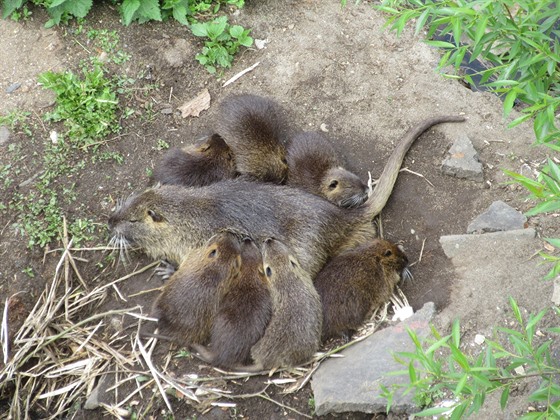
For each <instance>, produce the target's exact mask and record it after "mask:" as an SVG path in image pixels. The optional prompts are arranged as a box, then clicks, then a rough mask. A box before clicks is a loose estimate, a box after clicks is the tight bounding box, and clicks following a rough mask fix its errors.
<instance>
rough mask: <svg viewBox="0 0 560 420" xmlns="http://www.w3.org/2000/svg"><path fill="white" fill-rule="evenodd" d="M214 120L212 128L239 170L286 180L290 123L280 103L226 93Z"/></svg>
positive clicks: (257, 177)
mask: <svg viewBox="0 0 560 420" xmlns="http://www.w3.org/2000/svg"><path fill="white" fill-rule="evenodd" d="M216 119H217V124H216V129H215V131H216V133H218V134H219V135H220V136H222V137H223V139H224V140H225V142H226V143H227V144H228V145H229V147H231V149H232V150H233V152H234V154H235V159H236V165H237V171H238V172H239V173H241V174H244V175H246V176H250V177H252V178H254V179H255V180H259V181H263V182H273V183H277V184H280V183H282V182H283V181H284V180H285V179H286V176H287V174H288V164H287V162H286V144H287V142H288V139H289V124H288V122H287V120H286V116H285V114H284V110H283V109H282V108H281V107H280V105H278V104H277V103H276V102H274V101H273V100H272V99H269V98H263V97H261V96H257V95H234V96H229V97H227V98H225V99H224V100H223V101H222V102H221V104H220V107H219V111H218V116H217V118H216Z"/></svg>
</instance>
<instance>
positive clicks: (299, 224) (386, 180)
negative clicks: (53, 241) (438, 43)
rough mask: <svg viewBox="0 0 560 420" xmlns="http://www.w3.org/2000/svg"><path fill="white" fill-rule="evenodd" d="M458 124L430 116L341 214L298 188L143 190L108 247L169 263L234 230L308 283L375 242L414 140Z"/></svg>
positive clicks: (118, 220) (114, 225)
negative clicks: (280, 251)
mask: <svg viewBox="0 0 560 420" xmlns="http://www.w3.org/2000/svg"><path fill="white" fill-rule="evenodd" d="M462 120H463V118H461V117H439V118H432V119H430V120H426V121H424V122H422V123H421V124H419V125H417V126H416V127H415V128H413V129H411V130H409V132H407V134H406V135H405V137H404V138H403V140H402V141H401V142H400V143H399V144H398V145H397V147H396V149H395V151H394V152H393V154H392V155H391V156H390V158H389V161H388V163H387V165H386V166H385V169H384V170H383V173H382V175H381V177H380V178H379V182H378V185H377V187H376V188H375V191H374V192H373V194H372V196H371V197H369V198H368V200H367V201H366V202H365V203H364V205H362V206H360V207H358V208H350V209H343V208H340V207H337V206H335V205H334V204H332V203H329V202H328V201H326V200H324V199H322V198H320V197H317V196H315V195H311V194H309V193H306V192H304V191H301V190H299V189H294V188H290V187H286V186H276V185H270V184H261V183H252V182H247V181H243V180H238V179H235V180H226V181H223V182H219V183H216V184H212V185H209V186H206V187H201V188H184V187H177V186H161V187H157V188H151V189H148V190H146V191H144V192H143V193H141V194H139V195H137V196H133V197H131V198H129V199H128V200H127V201H126V202H125V203H124V204H123V205H121V206H119V208H118V209H117V210H116V211H115V212H114V213H113V214H112V215H111V217H110V219H109V227H110V228H111V230H112V231H113V235H114V238H116V239H115V242H116V243H120V244H129V245H136V246H139V247H141V248H143V249H144V251H145V252H146V253H147V254H148V255H150V256H152V257H153V258H157V259H167V260H169V261H170V262H172V263H174V264H180V263H181V261H182V259H183V257H184V255H185V253H186V252H187V251H188V250H189V249H191V248H195V247H199V246H202V245H203V244H204V242H205V241H206V240H207V239H208V238H210V237H211V236H212V235H214V234H215V233H216V232H219V231H220V230H223V229H230V228H231V229H235V230H238V231H240V232H241V233H242V234H245V235H247V236H250V237H252V238H254V239H255V241H263V240H264V239H266V238H268V237H274V238H277V239H278V240H280V241H282V242H284V243H286V245H287V246H288V247H289V248H290V249H291V250H292V252H293V253H294V254H295V256H296V257H297V259H298V261H299V263H300V264H301V267H302V268H303V269H304V271H305V272H307V273H308V274H309V275H310V276H311V277H312V278H313V277H314V276H315V275H316V274H317V273H318V272H319V270H320V269H321V268H322V267H323V265H324V264H325V263H326V262H327V260H328V259H329V258H330V257H332V256H334V255H336V254H337V253H340V252H342V251H344V250H346V249H350V248H353V247H355V246H357V245H358V244H362V243H365V241H366V240H367V239H368V238H370V237H371V236H372V235H374V236H375V234H376V231H375V228H374V227H373V225H372V219H373V218H374V217H375V216H376V215H378V214H379V212H380V211H381V210H382V209H383V207H384V206H385V204H386V202H387V200H388V198H389V196H390V194H391V191H392V189H393V186H394V183H395V180H396V177H397V174H398V172H399V168H400V165H401V163H402V160H403V158H404V155H405V153H406V151H407V150H408V148H409V147H410V145H411V144H412V142H413V141H414V139H415V138H416V137H417V136H418V135H419V134H420V133H422V131H423V130H425V129H427V128H428V127H430V126H431V125H433V124H436V123H438V122H444V121H462Z"/></svg>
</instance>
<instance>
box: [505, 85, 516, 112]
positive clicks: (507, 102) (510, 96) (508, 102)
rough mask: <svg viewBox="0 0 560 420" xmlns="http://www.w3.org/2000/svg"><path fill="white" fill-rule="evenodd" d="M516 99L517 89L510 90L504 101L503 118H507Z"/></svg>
mask: <svg viewBox="0 0 560 420" xmlns="http://www.w3.org/2000/svg"><path fill="white" fill-rule="evenodd" d="M516 98H517V89H511V90H510V91H509V93H508V94H507V95H506V99H504V116H505V117H507V116H508V115H509V113H510V112H511V110H512V108H513V104H514V103H515V99H516Z"/></svg>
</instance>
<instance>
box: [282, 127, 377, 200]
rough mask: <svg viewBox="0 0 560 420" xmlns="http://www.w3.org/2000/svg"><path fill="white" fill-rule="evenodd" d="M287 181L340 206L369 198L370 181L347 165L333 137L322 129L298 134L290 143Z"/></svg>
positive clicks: (288, 183) (292, 185) (290, 184)
mask: <svg viewBox="0 0 560 420" xmlns="http://www.w3.org/2000/svg"><path fill="white" fill-rule="evenodd" d="M287 160H288V181H287V183H286V184H287V185H289V186H291V187H294V188H301V189H303V190H305V191H307V192H309V193H311V194H315V195H318V196H320V197H323V198H326V199H327V200H329V201H330V202H331V203H334V204H336V205H337V206H340V207H357V206H359V205H361V204H363V203H364V202H365V201H366V200H367V191H368V188H367V185H366V184H365V183H364V182H362V180H361V179H360V178H358V176H357V175H355V174H354V173H352V172H350V171H348V170H347V169H345V168H344V167H343V166H344V164H343V162H342V160H341V159H339V158H338V153H337V152H336V150H335V149H334V147H333V146H332V145H331V143H330V142H329V140H328V139H327V138H326V137H325V136H324V135H323V134H321V133H318V132H303V133H299V134H297V135H296V136H294V137H293V138H292V139H291V141H290V145H289V146H288V155H287Z"/></svg>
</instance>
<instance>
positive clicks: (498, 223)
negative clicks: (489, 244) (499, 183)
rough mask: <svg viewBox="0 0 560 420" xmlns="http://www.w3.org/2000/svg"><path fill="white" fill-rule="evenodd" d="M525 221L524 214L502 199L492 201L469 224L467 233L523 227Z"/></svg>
mask: <svg viewBox="0 0 560 420" xmlns="http://www.w3.org/2000/svg"><path fill="white" fill-rule="evenodd" d="M526 221H527V218H526V217H525V216H523V215H522V214H521V213H520V212H518V211H517V210H515V209H514V208H512V207H510V206H508V205H507V204H506V203H504V202H503V201H494V202H493V203H492V204H491V205H490V207H488V210H486V211H485V212H484V213H482V214H481V215H480V216H478V217H477V218H476V219H474V220H473V221H472V222H471V223H470V224H469V226H468V227H467V233H484V232H498V231H504V230H516V229H523V226H524V225H525V222H526Z"/></svg>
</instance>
